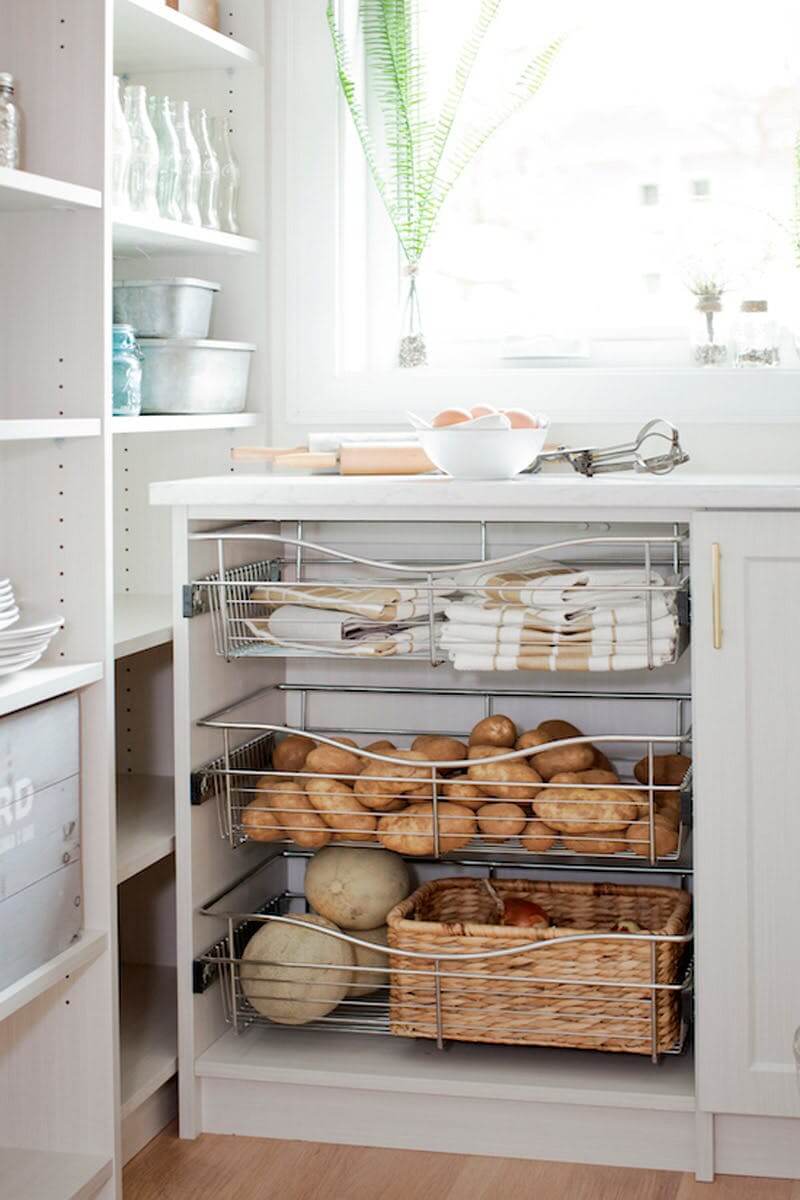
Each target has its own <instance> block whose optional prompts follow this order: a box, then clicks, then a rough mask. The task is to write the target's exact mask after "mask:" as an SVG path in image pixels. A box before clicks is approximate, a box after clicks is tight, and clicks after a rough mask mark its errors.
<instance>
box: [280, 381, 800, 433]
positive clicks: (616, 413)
mask: <svg viewBox="0 0 800 1200" xmlns="http://www.w3.org/2000/svg"><path fill="white" fill-rule="evenodd" d="M303 376H304V377H303V378H299V379H295V380H292V379H291V378H290V379H289V380H287V384H288V386H287V393H288V400H287V414H286V415H287V418H288V420H289V421H291V422H293V423H296V424H298V425H302V424H320V423H324V424H326V425H328V426H329V427H330V424H331V421H332V420H333V419H334V418H335V419H336V420H338V421H340V422H346V423H348V424H354V423H359V422H363V421H367V422H369V423H371V424H373V425H374V424H378V425H380V424H386V425H393V426H397V425H398V423H401V424H402V423H404V421H405V412H406V410H407V409H412V410H413V411H415V412H419V413H422V414H426V413H433V412H435V411H436V410H437V409H440V408H443V407H447V406H451V407H452V406H453V405H458V406H460V407H467V408H468V407H470V406H471V405H474V404H479V403H484V404H485V403H489V404H493V405H494V406H496V407H499V408H517V407H525V408H529V409H532V410H534V411H540V412H544V413H547V414H548V415H549V416H550V418H551V420H552V421H554V422H558V423H559V424H587V423H595V424H596V423H597V422H598V421H600V422H602V423H603V424H621V425H630V423H631V422H636V421H640V422H641V421H644V420H646V419H649V418H650V417H654V416H662V417H666V418H667V419H669V420H671V421H673V422H674V423H676V424H679V423H681V422H683V423H684V424H686V423H693V424H713V425H729V424H744V425H748V424H787V423H792V424H793V423H796V422H800V368H796V367H795V368H792V367H785V368H784V367H774V368H764V369H760V370H759V369H754V370H747V369H736V368H725V367H720V368H709V369H706V370H704V369H702V368H693V367H675V368H645V367H615V368H611V367H558V368H548V367H536V368H504V369H496V370H492V369H474V370H470V371H469V372H462V373H457V372H454V371H452V370H445V369H439V368H432V367H425V368H421V369H412V370H407V371H403V370H400V369H395V370H389V371H383V372H358V373H347V374H340V375H336V376H330V377H327V378H326V377H324V376H323V374H322V373H320V374H318V375H316V376H315V377H314V378H313V379H312V378H309V375H308V374H307V373H306V372H305V371H304V372H303Z"/></svg>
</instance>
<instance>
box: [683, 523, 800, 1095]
mask: <svg viewBox="0 0 800 1200" xmlns="http://www.w3.org/2000/svg"><path fill="white" fill-rule="evenodd" d="M715 544H716V545H718V546H719V554H720V572H719V583H720V590H719V595H720V601H721V645H720V646H719V648H718V649H715V648H714V627H713V600H714V596H713V583H712V575H713V572H712V554H713V546H714V545H715ZM692 576H693V585H692V595H693V603H692V612H693V640H692V659H693V689H694V700H695V702H694V720H695V731H694V732H695V743H694V745H695V767H696V774H695V780H696V797H695V891H696V925H697V956H698V958H697V983H698V990H697V1018H698V1019H697V1054H698V1097H699V1104H700V1106H701V1107H702V1108H703V1109H706V1110H709V1111H714V1112H735V1113H753V1114H760V1115H764V1116H767V1115H773V1116H795V1115H800V1093H799V1092H798V1084H797V1076H796V1072H795V1061H794V1054H793V1048H792V1046H793V1037H794V1031H795V1029H796V1027H797V1026H798V1025H800V929H799V928H798V921H799V919H800V514H794V513H780V514H778V513H703V514H699V515H698V516H697V517H696V518H695V520H694V521H693V524H692Z"/></svg>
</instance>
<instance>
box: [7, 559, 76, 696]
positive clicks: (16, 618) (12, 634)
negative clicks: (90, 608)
mask: <svg viewBox="0 0 800 1200" xmlns="http://www.w3.org/2000/svg"><path fill="white" fill-rule="evenodd" d="M63 626H64V618H63V617H41V618H40V617H34V616H28V617H27V619H26V618H23V619H22V620H20V611H19V607H18V605H17V602H16V600H15V599H14V589H13V588H12V586H11V583H10V581H9V580H8V579H0V675H13V673H14V672H15V671H24V670H25V668H26V667H32V666H33V664H34V663H37V662H38V661H39V659H40V658H41V657H42V655H43V654H44V652H45V650H46V649H47V647H48V646H49V645H50V643H51V641H52V640H53V638H54V637H55V635H56V634H57V633H58V631H59V629H62V628H63Z"/></svg>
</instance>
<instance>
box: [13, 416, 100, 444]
mask: <svg viewBox="0 0 800 1200" xmlns="http://www.w3.org/2000/svg"><path fill="white" fill-rule="evenodd" d="M101 432H102V426H101V423H100V420H99V418H97V419H93V418H92V417H84V418H81V417H55V418H53V419H51V420H46V419H44V418H43V419H41V420H38V419H36V418H34V419H32V420H30V421H8V420H0V442H38V441H43V440H48V441H49V440H54V441H60V440H63V439H65V438H88V437H99V436H100V434H101Z"/></svg>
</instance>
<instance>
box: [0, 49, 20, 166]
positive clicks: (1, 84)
mask: <svg viewBox="0 0 800 1200" xmlns="http://www.w3.org/2000/svg"><path fill="white" fill-rule="evenodd" d="M21 162H22V113H21V112H20V110H19V105H18V104H17V102H16V100H15V99H14V76H13V75H9V74H8V73H7V72H6V71H3V72H1V73H0V167H19V166H20V164H21Z"/></svg>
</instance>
